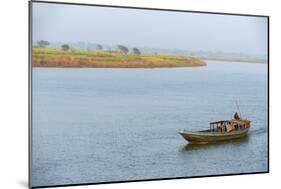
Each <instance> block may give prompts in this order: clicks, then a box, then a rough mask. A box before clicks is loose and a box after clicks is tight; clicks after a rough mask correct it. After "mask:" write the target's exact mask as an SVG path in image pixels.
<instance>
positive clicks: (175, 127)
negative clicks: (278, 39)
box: [32, 61, 268, 186]
mask: <svg viewBox="0 0 281 189" xmlns="http://www.w3.org/2000/svg"><path fill="white" fill-rule="evenodd" d="M207 64H208V66H206V67H192V68H155V69H139V68H138V69H118V68H115V69H109V68H33V70H32V72H33V77H32V83H33V84H32V85H33V88H32V96H33V102H32V114H33V115H32V118H33V120H32V186H42V185H61V184H77V183H98V182H111V181H121V180H122V181H123V180H141V179H157V178H170V177H190V176H202V175H214V174H233V173H249V172H264V171H267V169H268V167H267V166H268V165H267V162H268V156H267V155H268V143H267V141H268V139H267V132H268V129H267V127H268V125H267V122H268V115H267V111H268V109H267V103H268V96H267V95H268V94H267V88H268V84H267V74H268V73H267V65H266V64H255V63H238V62H217V61H207ZM236 100H237V101H238V104H239V106H240V110H241V114H242V116H243V117H246V118H248V119H250V120H252V127H251V129H250V132H249V136H248V137H246V138H244V139H242V140H236V141H234V142H225V143H219V144H212V145H199V146H198V145H188V144H187V142H186V141H185V140H184V139H183V138H181V136H180V135H179V134H178V132H179V131H181V130H183V129H186V130H194V131H195V130H202V129H206V128H208V124H209V122H210V121H215V120H220V119H229V118H231V116H232V114H233V113H234V112H235V111H237V108H236V106H235V101H236Z"/></svg>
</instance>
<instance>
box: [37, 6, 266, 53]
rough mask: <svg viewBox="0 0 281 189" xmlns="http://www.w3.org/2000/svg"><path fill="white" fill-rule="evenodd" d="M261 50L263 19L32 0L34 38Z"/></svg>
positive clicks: (264, 23)
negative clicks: (36, 0) (48, 2)
mask: <svg viewBox="0 0 281 189" xmlns="http://www.w3.org/2000/svg"><path fill="white" fill-rule="evenodd" d="M41 39H44V40H48V41H50V42H77V41H84V42H91V43H101V44H108V45H116V44H123V45H128V46H135V47H149V48H164V49H181V50H189V51H199V50H202V51H214V52H216V51H221V52H232V53H246V54H258V55H266V53H267V19H266V18H265V17H246V16H228V15H214V14H201V13H186V12H184V13H183V12H168V11H153V10H136V9H121V8H108V7H94V6H77V5H61V4H47V3H39V2H37V3H36V2H35V3H34V2H33V40H34V41H37V40H41Z"/></svg>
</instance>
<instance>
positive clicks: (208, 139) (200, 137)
mask: <svg viewBox="0 0 281 189" xmlns="http://www.w3.org/2000/svg"><path fill="white" fill-rule="evenodd" d="M248 130H249V128H247V129H244V130H239V131H233V132H211V131H198V132H191V131H183V132H180V133H179V134H180V135H181V136H182V137H183V138H184V139H185V140H187V141H188V142H189V143H191V144H206V143H214V142H222V141H227V140H233V139H238V138H242V137H245V136H246V135H247V133H248Z"/></svg>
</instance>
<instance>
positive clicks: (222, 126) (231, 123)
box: [210, 119, 250, 132]
mask: <svg viewBox="0 0 281 189" xmlns="http://www.w3.org/2000/svg"><path fill="white" fill-rule="evenodd" d="M249 127H250V121H249V120H246V119H231V120H223V121H215V122H211V123H210V131H212V132H231V131H239V130H243V129H246V128H249Z"/></svg>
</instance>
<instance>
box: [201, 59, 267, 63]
mask: <svg viewBox="0 0 281 189" xmlns="http://www.w3.org/2000/svg"><path fill="white" fill-rule="evenodd" d="M201 59H202V60H205V61H219V62H241V63H256V64H267V62H265V61H261V60H246V59H234V58H233V59H231V58H203V57H202V58H201Z"/></svg>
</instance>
